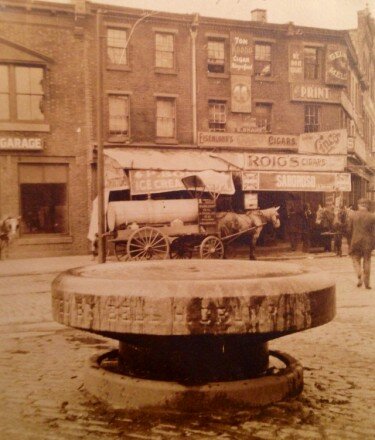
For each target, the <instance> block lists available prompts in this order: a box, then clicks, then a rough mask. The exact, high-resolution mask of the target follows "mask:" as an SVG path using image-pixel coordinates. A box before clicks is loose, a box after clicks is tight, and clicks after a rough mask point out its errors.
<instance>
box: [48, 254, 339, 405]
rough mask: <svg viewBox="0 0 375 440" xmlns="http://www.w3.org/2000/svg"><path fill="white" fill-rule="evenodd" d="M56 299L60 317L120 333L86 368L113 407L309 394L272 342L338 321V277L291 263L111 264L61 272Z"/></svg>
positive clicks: (297, 368) (91, 386) (261, 400)
mask: <svg viewBox="0 0 375 440" xmlns="http://www.w3.org/2000/svg"><path fill="white" fill-rule="evenodd" d="M52 303H53V317H54V319H55V320H56V321H57V322H59V323H61V324H65V325H67V326H71V327H75V328H78V329H82V330H86V331H89V332H93V333H97V334H100V335H103V336H106V337H109V338H113V339H116V340H118V341H119V348H118V350H112V351H110V352H107V353H104V354H100V355H97V356H94V357H93V358H91V359H90V363H89V366H88V369H87V372H86V375H85V386H86V388H87V390H88V391H89V392H91V393H92V394H94V395H95V396H97V397H98V398H99V399H101V400H103V401H105V402H107V403H108V404H110V405H111V406H113V407H114V408H124V409H144V408H148V407H160V406H166V407H171V408H176V407H177V408H183V409H187V410H191V409H205V408H212V406H213V405H216V404H219V405H222V404H224V403H225V404H228V403H230V404H231V405H236V404H238V405H240V406H243V405H245V406H260V405H266V404H269V403H272V402H276V401H279V400H282V399H284V398H286V397H290V396H295V395H297V394H298V393H300V392H301V390H302V388H303V373H302V367H301V365H300V364H299V363H298V362H297V361H296V360H295V359H293V358H292V357H291V356H289V355H287V354H284V353H281V352H274V351H269V350H268V341H270V340H272V339H274V338H278V337H280V336H285V335H288V334H291V333H294V332H299V331H302V330H307V329H310V328H313V327H317V326H319V325H322V324H325V323H327V322H329V321H331V320H332V319H333V317H334V315H335V285H334V282H333V281H332V280H331V278H330V277H329V276H328V275H327V274H326V273H324V272H317V271H310V270H306V269H303V268H301V267H300V266H298V265H294V264H287V263H281V264H280V263H274V262H260V261H252V262H248V261H240V260H165V261H143V262H127V263H107V264H105V265H96V266H88V267H81V268H77V269H72V270H68V271H67V272H64V273H62V274H60V275H59V276H58V277H57V278H56V279H55V280H54V281H53V284H52Z"/></svg>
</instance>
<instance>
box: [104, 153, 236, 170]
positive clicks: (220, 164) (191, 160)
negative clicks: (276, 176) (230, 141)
mask: <svg viewBox="0 0 375 440" xmlns="http://www.w3.org/2000/svg"><path fill="white" fill-rule="evenodd" d="M104 154H105V155H106V156H108V157H111V158H112V159H114V160H116V161H117V162H118V163H119V164H120V165H121V167H122V168H126V169H129V170H155V171H161V170H169V171H172V170H174V171H205V170H212V171H235V170H239V169H243V167H244V155H243V154H242V153H236V152H232V153H210V152H208V151H199V150H194V151H193V150H183V149H179V150H172V149H164V150H161V149H158V150H155V149H151V148H106V149H105V150H104Z"/></svg>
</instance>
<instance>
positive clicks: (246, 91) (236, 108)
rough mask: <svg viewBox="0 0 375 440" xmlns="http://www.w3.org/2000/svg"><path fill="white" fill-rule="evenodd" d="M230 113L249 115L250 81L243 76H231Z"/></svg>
mask: <svg viewBox="0 0 375 440" xmlns="http://www.w3.org/2000/svg"><path fill="white" fill-rule="evenodd" d="M230 82H231V108H230V109H231V111H232V112H233V113H251V79H250V76H245V75H231V77H230Z"/></svg>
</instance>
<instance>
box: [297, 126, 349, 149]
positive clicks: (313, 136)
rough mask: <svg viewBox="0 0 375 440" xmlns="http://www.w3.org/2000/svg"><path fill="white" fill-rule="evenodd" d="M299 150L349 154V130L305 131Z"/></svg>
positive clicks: (301, 137)
mask: <svg viewBox="0 0 375 440" xmlns="http://www.w3.org/2000/svg"><path fill="white" fill-rule="evenodd" d="M298 151H299V152H300V153H315V154H332V155H333V154H347V151H348V136H347V131H346V129H339V130H328V131H317V132H315V133H303V134H301V136H300V142H299V148H298Z"/></svg>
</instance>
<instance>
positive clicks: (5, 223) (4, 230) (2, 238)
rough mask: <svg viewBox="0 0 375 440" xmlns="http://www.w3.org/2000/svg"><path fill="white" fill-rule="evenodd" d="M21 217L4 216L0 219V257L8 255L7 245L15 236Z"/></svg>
mask: <svg viewBox="0 0 375 440" xmlns="http://www.w3.org/2000/svg"><path fill="white" fill-rule="evenodd" d="M20 219H21V217H12V216H5V217H3V218H2V219H1V220H0V259H1V258H2V254H3V250H4V256H5V254H6V256H9V245H10V243H11V242H12V241H13V240H14V238H15V237H16V236H17V232H18V229H19V226H20Z"/></svg>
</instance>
